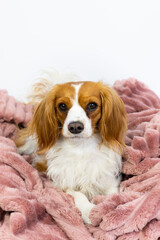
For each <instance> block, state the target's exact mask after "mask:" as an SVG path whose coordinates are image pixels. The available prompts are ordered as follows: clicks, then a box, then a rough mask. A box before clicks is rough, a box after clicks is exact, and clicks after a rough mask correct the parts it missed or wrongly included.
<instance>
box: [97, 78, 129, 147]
mask: <svg viewBox="0 0 160 240" xmlns="http://www.w3.org/2000/svg"><path fill="white" fill-rule="evenodd" d="M99 87H100V95H101V101H102V116H101V119H100V122H99V131H100V133H101V136H102V140H103V141H104V142H105V143H106V144H108V145H109V146H111V147H113V148H114V149H117V150H120V151H121V150H122V149H123V147H124V146H125V143H124V136H125V133H126V130H127V121H126V111H125V106H124V103H123V101H122V99H121V98H120V97H119V96H118V94H117V93H116V91H115V90H114V89H112V88H110V87H108V86H107V85H104V84H102V83H101V82H100V83H99Z"/></svg>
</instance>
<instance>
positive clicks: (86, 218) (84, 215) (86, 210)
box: [81, 203, 95, 224]
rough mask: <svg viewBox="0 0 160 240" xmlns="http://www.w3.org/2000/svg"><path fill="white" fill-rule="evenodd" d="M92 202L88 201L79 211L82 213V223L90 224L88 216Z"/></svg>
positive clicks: (92, 205)
mask: <svg viewBox="0 0 160 240" xmlns="http://www.w3.org/2000/svg"><path fill="white" fill-rule="evenodd" d="M94 206H95V205H94V204H93V203H90V204H89V205H88V206H87V207H86V208H85V209H84V210H83V211H82V212H81V213H82V219H83V221H84V223H86V224H91V220H90V218H89V216H90V213H91V210H92V209H93V208H94Z"/></svg>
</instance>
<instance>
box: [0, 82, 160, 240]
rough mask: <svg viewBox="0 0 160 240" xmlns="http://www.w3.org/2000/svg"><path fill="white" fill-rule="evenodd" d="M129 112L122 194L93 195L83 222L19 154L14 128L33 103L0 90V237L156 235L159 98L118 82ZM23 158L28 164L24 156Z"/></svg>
mask: <svg viewBox="0 0 160 240" xmlns="http://www.w3.org/2000/svg"><path fill="white" fill-rule="evenodd" d="M114 88H115V90H116V91H117V92H118V94H119V95H120V96H121V98H122V99H123V101H124V103H125V106H126V110H127V114H128V128H129V129H128V132H127V136H126V145H127V147H126V150H125V153H124V159H123V175H124V180H123V181H122V183H121V186H120V188H121V192H120V193H119V194H113V195H110V196H108V197H106V196H96V197H95V198H94V202H95V204H96V206H95V207H94V208H93V210H92V212H91V216H90V218H91V220H92V225H90V226H85V225H84V223H83V221H82V219H81V216H80V213H79V211H78V210H77V209H76V208H75V205H74V200H73V198H72V197H71V196H70V195H67V194H65V193H63V192H62V191H61V190H59V189H57V188H55V187H54V186H53V185H52V183H51V182H50V181H49V180H48V179H47V178H46V177H45V175H42V174H39V173H38V171H37V170H36V169H34V168H33V167H32V166H31V165H30V163H29V157H28V158H27V157H26V156H25V157H24V156H20V155H19V154H17V149H16V146H15V144H14V142H13V141H12V139H14V137H15V135H16V131H17V127H16V126H17V125H18V124H19V125H23V126H26V125H27V123H28V122H29V120H30V119H31V117H32V106H31V105H24V104H23V103H19V102H17V101H16V100H15V99H14V98H13V97H10V96H8V94H7V92H6V91H4V90H3V91H0V239H1V240H20V239H21V240H33V239H34V240H44V239H45V240H62V239H63V240H64V239H72V240H91V239H99V240H105V239H106V240H110V239H111V240H114V239H119V240H125V239H128V240H132V239H134V240H138V239H140V240H141V239H143V240H156V239H158V238H159V237H160V99H159V97H158V96H156V95H155V94H154V93H153V92H152V91H151V90H150V89H148V88H147V87H146V86H145V85H144V84H143V83H141V82H139V81H137V80H135V79H128V80H123V81H117V82H115V84H114ZM27 160H28V161H27Z"/></svg>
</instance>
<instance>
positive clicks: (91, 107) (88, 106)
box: [87, 102, 98, 112]
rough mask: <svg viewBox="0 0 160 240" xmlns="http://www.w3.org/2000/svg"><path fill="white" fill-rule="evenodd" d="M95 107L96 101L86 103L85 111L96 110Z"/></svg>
mask: <svg viewBox="0 0 160 240" xmlns="http://www.w3.org/2000/svg"><path fill="white" fill-rule="evenodd" d="M97 107H98V105H97V103H94V102H92V103H89V104H88V105H87V111H89V112H92V111H94V110H96V108H97Z"/></svg>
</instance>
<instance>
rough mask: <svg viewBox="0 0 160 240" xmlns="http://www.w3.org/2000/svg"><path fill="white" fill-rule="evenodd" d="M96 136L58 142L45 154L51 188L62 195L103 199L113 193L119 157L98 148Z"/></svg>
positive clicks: (98, 140) (107, 149)
mask: <svg viewBox="0 0 160 240" xmlns="http://www.w3.org/2000/svg"><path fill="white" fill-rule="evenodd" d="M100 142H101V139H100V137H99V135H94V136H92V137H90V138H88V139H87V138H86V139H84V138H75V139H69V138H68V139H67V138H60V139H59V140H58V142H57V143H56V145H55V146H54V147H53V148H52V149H50V150H49V152H48V153H47V156H46V157H47V165H48V172H47V174H48V176H49V177H50V178H51V179H52V181H53V183H54V185H55V186H57V187H59V188H60V189H62V190H64V191H66V190H67V189H71V190H74V191H80V192H82V193H84V194H85V195H86V196H87V197H88V198H89V199H90V198H92V197H93V196H94V195H99V194H100V195H107V194H109V193H112V192H116V191H117V186H118V185H119V182H120V177H119V172H120V170H121V156H120V155H119V154H117V153H116V152H114V151H113V150H112V149H110V148H108V147H106V146H104V145H103V144H101V145H99V144H100Z"/></svg>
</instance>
